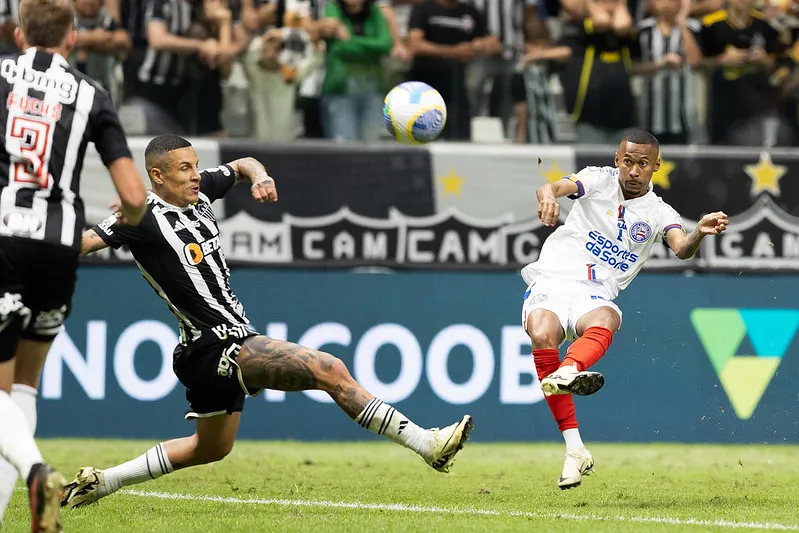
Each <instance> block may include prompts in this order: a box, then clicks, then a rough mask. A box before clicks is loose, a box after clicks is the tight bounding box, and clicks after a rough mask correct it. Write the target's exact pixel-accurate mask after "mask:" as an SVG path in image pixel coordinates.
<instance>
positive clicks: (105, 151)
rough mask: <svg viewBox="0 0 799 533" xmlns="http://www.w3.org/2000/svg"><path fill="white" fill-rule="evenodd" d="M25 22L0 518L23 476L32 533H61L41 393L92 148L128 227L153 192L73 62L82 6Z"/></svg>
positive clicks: (9, 82)
mask: <svg viewBox="0 0 799 533" xmlns="http://www.w3.org/2000/svg"><path fill="white" fill-rule="evenodd" d="M19 14H20V26H19V27H18V28H17V29H16V30H15V34H14V35H15V39H16V42H17V46H18V47H19V49H20V50H23V52H21V53H15V54H11V55H8V56H2V57H0V98H2V100H0V102H2V103H3V104H5V105H0V126H2V128H3V130H4V131H5V137H4V140H3V142H2V144H0V457H2V458H4V459H5V460H0V514H2V511H3V510H4V509H5V506H6V505H7V501H8V497H9V495H10V492H11V491H12V490H13V487H14V484H15V483H16V480H17V473H19V474H20V475H21V476H22V478H23V479H26V480H27V482H28V487H29V494H30V500H31V512H32V514H33V531H59V530H60V528H61V526H60V519H59V516H58V510H59V507H58V505H57V503H58V500H59V496H60V491H61V487H62V484H63V478H61V476H60V474H58V473H57V472H55V471H54V470H52V469H51V468H50V467H49V466H47V465H46V464H44V461H43V459H42V456H41V454H40V453H39V450H38V448H37V447H36V443H35V442H34V440H33V434H34V430H35V419H36V386H37V384H38V381H39V376H40V374H41V369H42V367H43V365H44V360H45V357H46V356H47V352H48V351H49V349H50V345H51V344H52V342H53V339H55V337H56V335H57V334H58V333H59V332H60V331H61V329H62V328H63V324H64V320H65V319H66V317H67V316H68V315H69V311H70V305H71V301H72V293H73V291H74V288H75V279H76V272H77V266H78V252H79V251H80V245H81V240H80V236H81V233H80V232H81V230H82V229H83V225H84V214H83V201H82V200H81V198H80V173H81V168H82V166H83V157H84V155H85V153H86V148H87V146H88V144H89V142H93V143H94V145H95V148H96V149H97V151H98V152H99V154H100V157H101V159H102V161H103V163H104V164H105V165H106V166H107V167H108V168H109V170H110V172H111V178H112V179H113V181H114V184H115V186H116V188H117V191H118V193H119V196H120V199H121V201H122V204H121V207H122V214H123V219H124V221H125V222H128V223H133V224H135V223H137V222H138V221H139V219H140V218H141V216H142V215H143V213H144V207H145V191H144V184H143V183H142V180H141V177H140V176H139V174H138V172H136V168H135V165H134V163H133V159H132V157H131V154H130V151H129V149H128V145H127V140H126V139H125V133H124V131H123V130H122V127H121V126H120V124H119V120H118V118H117V115H116V112H115V110H114V107H113V105H112V103H111V99H110V97H109V96H108V94H107V93H106V92H105V91H103V90H102V89H101V88H100V87H99V86H98V85H97V84H96V83H95V82H93V81H91V80H90V79H88V78H87V77H85V76H84V75H83V74H81V73H80V72H78V71H77V70H75V69H73V68H71V67H70V66H69V63H68V62H67V60H66V59H65V57H66V56H67V55H68V54H69V52H70V51H71V49H72V48H73V47H74V45H75V40H76V32H74V31H73V22H74V18H75V12H74V8H73V5H72V1H71V0H22V1H21V2H20V6H19ZM12 383H13V387H12ZM12 391H13V392H12ZM54 503H55V505H54Z"/></svg>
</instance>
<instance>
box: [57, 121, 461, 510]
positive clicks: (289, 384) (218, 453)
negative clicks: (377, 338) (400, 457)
mask: <svg viewBox="0 0 799 533" xmlns="http://www.w3.org/2000/svg"><path fill="white" fill-rule="evenodd" d="M145 160H146V165H147V172H148V173H149V176H150V180H151V182H152V186H153V188H152V191H151V192H150V194H149V197H148V210H147V214H146V215H145V217H144V219H143V220H142V223H141V224H140V225H139V226H137V227H135V228H132V227H128V226H120V225H119V223H118V222H117V218H116V217H114V216H112V217H109V218H108V219H106V221H105V222H103V223H102V224H99V225H97V226H94V227H93V228H92V229H90V230H87V231H86V232H85V233H84V234H83V245H82V248H83V253H91V252H94V251H97V250H101V249H103V248H106V247H108V246H113V247H115V248H118V247H119V246H122V245H123V244H126V245H127V246H128V247H129V248H130V251H131V253H132V254H133V258H134V259H135V260H136V263H137V264H138V265H139V270H141V273H142V275H143V276H144V278H145V279H146V280H147V282H148V283H149V284H150V286H151V287H152V288H153V289H154V290H155V292H156V293H157V294H158V295H159V296H160V297H161V298H162V299H163V300H164V301H165V302H166V304H167V305H168V306H169V309H170V310H171V311H172V313H173V314H174V315H175V317H176V318H177V319H178V323H179V324H180V331H181V335H180V344H179V345H178V346H177V348H175V356H174V364H173V368H174V370H175V374H176V375H177V377H178V379H179V380H180V382H181V383H183V385H184V386H185V387H186V399H187V400H188V402H189V406H190V411H189V412H188V414H187V415H186V419H187V420H196V429H195V431H196V433H195V434H194V435H193V436H191V437H185V438H182V439H173V440H169V441H166V442H162V443H160V444H158V445H157V446H154V447H152V448H150V449H149V450H148V451H147V452H146V453H144V454H143V455H141V456H139V457H137V458H136V459H133V460H131V461H128V462H127V463H124V464H121V465H118V466H115V467H112V468H109V469H106V470H99V469H95V468H92V467H86V468H82V469H81V470H80V471H79V472H78V474H77V476H76V478H75V480H74V481H73V482H71V483H70V484H69V485H67V487H66V491H65V494H64V499H63V501H62V504H63V505H64V506H65V507H79V506H83V505H87V504H90V503H93V502H96V501H97V500H99V499H100V498H104V497H106V496H108V495H110V494H112V493H114V492H116V491H117V490H119V489H120V488H122V487H125V486H128V485H133V484H136V483H142V482H144V481H148V480H150V479H155V478H158V477H161V476H162V475H164V474H169V473H172V472H173V471H174V470H177V469H180V468H185V467H189V466H196V465H201V464H206V463H211V462H214V461H219V460H221V459H222V458H224V457H225V456H226V455H227V454H228V453H230V450H231V449H232V448H233V441H234V439H235V435H236V431H237V429H238V426H239V421H240V420H241V411H242V409H243V408H244V399H245V396H254V395H256V394H258V393H260V392H261V391H262V390H263V389H272V390H283V391H301V390H312V389H316V390H322V391H325V392H326V393H328V394H329V395H330V397H331V398H332V399H333V400H334V401H335V402H336V403H337V404H338V406H339V407H340V408H341V409H342V410H343V411H344V412H345V413H347V415H349V417H350V418H352V419H353V420H354V421H355V422H356V423H358V424H359V425H360V426H361V427H363V428H365V429H368V430H369V431H372V432H373V433H376V434H378V435H382V436H384V437H386V438H388V439H390V440H392V441H394V442H396V443H398V444H401V445H403V446H405V447H407V448H409V449H411V450H413V451H414V452H416V453H417V454H418V455H420V456H421V457H422V458H423V459H424V460H425V462H426V463H427V464H428V465H430V466H431V467H433V468H434V469H435V470H438V471H440V472H448V471H449V467H450V466H451V465H452V462H453V461H454V458H455V454H457V453H458V451H459V450H460V449H461V448H462V447H463V444H464V443H465V441H466V440H467V439H468V438H469V433H470V431H471V428H472V417H471V416H469V415H466V416H464V417H463V418H462V419H461V420H460V421H459V422H456V423H455V424H452V425H450V426H448V427H445V428H443V429H440V430H439V429H437V428H434V429H423V428H421V427H419V426H417V425H416V424H414V423H413V422H411V420H410V419H409V418H408V417H406V416H405V415H403V414H402V413H400V412H399V411H397V410H396V409H395V408H394V407H392V406H390V405H388V404H387V403H384V402H383V401H382V400H380V399H378V398H375V397H374V396H372V395H371V394H369V392H367V391H366V390H364V388H363V387H361V386H360V385H359V384H358V383H357V382H356V381H355V380H354V379H353V378H352V376H351V375H350V373H349V371H348V370H347V367H346V366H345V365H344V363H342V362H341V360H339V359H337V358H335V357H333V356H332V355H330V354H328V353H324V352H321V351H318V350H312V349H309V348H305V347H303V346H299V345H297V344H293V343H290V342H284V341H280V340H276V339H270V338H269V337H265V336H263V335H259V334H258V333H257V332H256V331H255V329H254V328H253V327H252V326H251V325H250V323H249V320H247V318H246V316H245V314H244V310H243V309H242V306H241V304H240V303H239V301H238V299H237V298H236V296H235V295H234V294H233V292H232V291H231V290H230V284H229V281H230V273H229V271H228V268H227V265H226V264H225V257H224V255H223V253H222V250H221V248H220V243H219V227H218V225H217V222H216V219H215V217H214V214H213V211H212V209H211V204H212V203H213V202H214V201H215V200H217V199H218V198H221V197H222V196H224V195H225V194H226V193H227V192H228V191H229V190H230V189H231V187H233V185H234V184H235V183H237V182H241V181H244V182H248V183H249V184H250V188H251V190H252V195H253V198H255V200H257V201H261V202H273V201H277V190H276V189H275V183H274V180H273V179H272V178H271V177H270V176H269V174H268V173H267V172H266V169H265V168H264V167H263V165H262V164H261V163H259V162H258V161H256V160H255V159H252V158H245V159H239V160H236V161H233V162H231V163H228V164H226V165H222V166H220V167H217V168H214V169H210V170H204V171H202V172H199V171H198V170H197V167H198V160H197V154H196V152H195V151H194V148H193V147H192V146H191V144H190V143H189V142H188V141H186V140H185V139H183V138H181V137H178V136H176V135H163V136H160V137H156V138H155V139H153V140H152V141H151V142H150V144H149V145H148V147H147V149H146V151H145Z"/></svg>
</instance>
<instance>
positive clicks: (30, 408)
mask: <svg viewBox="0 0 799 533" xmlns="http://www.w3.org/2000/svg"><path fill="white" fill-rule="evenodd" d="M38 396H39V392H38V391H37V390H36V389H34V388H33V387H29V386H27V385H23V384H21V383H14V385H13V386H12V387H11V399H12V400H14V403H15V404H17V406H18V407H19V409H20V411H22V414H24V415H25V420H27V421H28V427H29V428H30V430H31V435H36V423H37V422H38V417H37V414H36V399H37V397H38Z"/></svg>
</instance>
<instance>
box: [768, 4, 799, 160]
mask: <svg viewBox="0 0 799 533" xmlns="http://www.w3.org/2000/svg"><path fill="white" fill-rule="evenodd" d="M776 18H777V22H778V23H779V26H778V29H779V30H780V32H781V36H782V42H783V44H784V45H785V46H786V51H785V54H784V55H783V56H782V57H781V58H780V61H779V70H778V71H777V72H776V73H775V75H773V76H772V80H773V81H774V82H775V83H778V84H779V85H780V107H779V118H780V126H781V130H782V133H783V135H782V138H780V139H778V142H779V143H780V144H784V145H788V146H796V145H797V144H799V0H793V1H792V2H789V3H787V5H785V6H784V11H782V10H781V12H780V13H779V14H778V15H777V17H776Z"/></svg>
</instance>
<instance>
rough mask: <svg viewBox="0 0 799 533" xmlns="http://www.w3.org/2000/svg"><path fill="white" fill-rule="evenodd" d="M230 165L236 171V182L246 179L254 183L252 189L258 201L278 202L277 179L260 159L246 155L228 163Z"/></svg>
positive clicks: (253, 195)
mask: <svg viewBox="0 0 799 533" xmlns="http://www.w3.org/2000/svg"><path fill="white" fill-rule="evenodd" d="M228 166H229V167H230V168H232V169H233V171H234V172H235V173H236V183H239V182H240V181H246V182H248V183H251V184H252V185H251V187H250V190H252V197H253V198H255V201H256V202H277V189H276V188H275V180H273V179H272V177H271V176H270V175H269V173H268V172H267V171H266V167H264V166H263V165H262V164H261V162H260V161H258V160H257V159H255V158H253V157H245V158H242V159H236V160H235V161H232V162H230V163H228Z"/></svg>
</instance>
